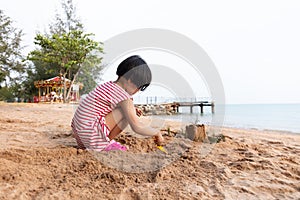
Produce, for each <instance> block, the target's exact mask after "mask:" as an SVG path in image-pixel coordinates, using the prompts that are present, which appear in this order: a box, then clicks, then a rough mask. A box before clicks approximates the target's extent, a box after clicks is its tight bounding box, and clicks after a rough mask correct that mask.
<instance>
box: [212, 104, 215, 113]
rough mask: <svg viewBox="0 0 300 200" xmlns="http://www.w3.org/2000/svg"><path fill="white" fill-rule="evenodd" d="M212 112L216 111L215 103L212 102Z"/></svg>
mask: <svg viewBox="0 0 300 200" xmlns="http://www.w3.org/2000/svg"><path fill="white" fill-rule="evenodd" d="M211 113H213V114H214V113H215V103H214V102H211Z"/></svg>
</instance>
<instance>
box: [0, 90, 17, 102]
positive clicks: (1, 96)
mask: <svg viewBox="0 0 300 200" xmlns="http://www.w3.org/2000/svg"><path fill="white" fill-rule="evenodd" d="M14 96H15V95H14V94H13V91H12V89H11V88H10V87H6V86H5V87H2V88H0V101H8V102H13V101H14Z"/></svg>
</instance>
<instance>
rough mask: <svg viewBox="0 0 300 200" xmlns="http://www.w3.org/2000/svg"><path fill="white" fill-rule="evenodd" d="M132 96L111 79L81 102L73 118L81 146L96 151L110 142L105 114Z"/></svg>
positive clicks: (76, 137) (75, 134) (77, 139)
mask: <svg viewBox="0 0 300 200" xmlns="http://www.w3.org/2000/svg"><path fill="white" fill-rule="evenodd" d="M130 98H131V96H130V95H129V94H128V93H127V92H126V91H125V90H124V89H123V88H122V87H120V86H119V85H118V84H116V83H114V82H112V81H109V82H106V83H103V84H101V85H99V86H97V87H96V88H95V89H94V90H93V91H91V92H90V93H89V94H88V95H87V96H86V97H85V98H84V99H83V100H82V101H81V102H80V104H79V106H78V108H77V109H76V112H75V114H74V117H73V119H72V124H71V126H72V130H73V135H74V137H75V139H76V141H77V143H78V146H79V148H87V149H92V150H96V151H101V150H103V149H104V148H105V147H106V146H107V145H108V144H109V138H108V137H107V136H108V135H109V129H108V127H107V126H106V124H105V116H106V115H107V114H108V113H110V112H111V111H112V110H114V109H115V108H116V106H117V105H118V104H119V103H120V102H121V101H124V100H127V99H130Z"/></svg>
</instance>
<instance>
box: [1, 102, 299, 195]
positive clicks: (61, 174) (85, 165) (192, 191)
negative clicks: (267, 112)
mask: <svg viewBox="0 0 300 200" xmlns="http://www.w3.org/2000/svg"><path fill="white" fill-rule="evenodd" d="M74 109H75V106H73V105H68V104H15V103H14V104H6V103H0V138H1V139H0V160H1V162H0V199H124V200H125V199H126V200H127V199H299V198H300V164H299V163H300V134H293V133H289V132H278V131H259V130H254V129H252V130H242V129H233V128H218V127H207V132H208V134H209V135H211V134H223V135H224V136H225V140H224V141H221V142H219V143H210V142H205V143H200V142H192V141H190V140H188V139H186V138H185V136H184V134H182V130H183V128H184V126H185V124H181V123H179V122H171V121H165V122H164V123H163V124H160V125H157V124H156V122H154V121H152V122H151V125H152V126H159V127H160V128H161V129H162V132H163V133H164V137H165V138H166V141H167V145H166V147H165V149H166V150H167V153H164V152H162V151H160V150H158V149H157V148H156V146H155V144H154V142H153V139H152V138H141V137H136V136H135V135H134V134H133V133H132V131H131V130H130V129H127V130H126V131H125V132H124V134H122V135H121V136H120V137H118V139H117V140H118V141H119V142H121V143H123V144H124V145H126V146H127V147H128V148H129V151H128V152H109V153H93V152H89V151H86V150H78V149H77V148H76V143H75V140H74V139H73V137H72V135H71V128H70V121H71V119H72V116H73V113H74ZM142 120H145V122H147V121H149V120H150V118H144V119H142ZM167 129H169V130H170V131H169V132H168V131H166V130H167Z"/></svg>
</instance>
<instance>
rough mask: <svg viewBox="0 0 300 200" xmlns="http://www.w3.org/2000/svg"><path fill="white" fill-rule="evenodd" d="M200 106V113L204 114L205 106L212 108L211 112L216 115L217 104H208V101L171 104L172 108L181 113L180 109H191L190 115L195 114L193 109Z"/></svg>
mask: <svg viewBox="0 0 300 200" xmlns="http://www.w3.org/2000/svg"><path fill="white" fill-rule="evenodd" d="M194 106H199V107H200V113H201V114H203V110H204V107H205V106H210V107H211V112H212V113H215V104H214V102H208V101H197V102H173V103H172V104H171V107H172V108H173V109H174V111H176V112H177V113H179V107H190V113H193V107H194Z"/></svg>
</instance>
